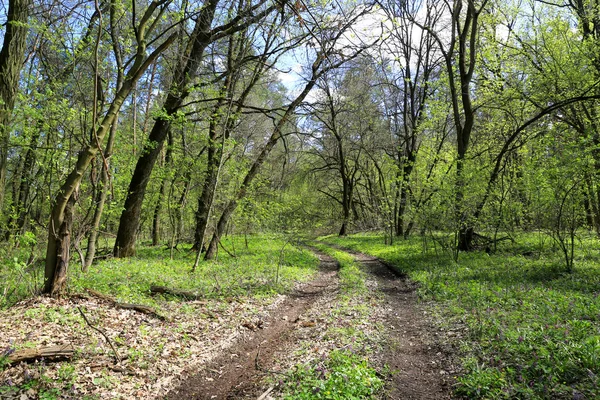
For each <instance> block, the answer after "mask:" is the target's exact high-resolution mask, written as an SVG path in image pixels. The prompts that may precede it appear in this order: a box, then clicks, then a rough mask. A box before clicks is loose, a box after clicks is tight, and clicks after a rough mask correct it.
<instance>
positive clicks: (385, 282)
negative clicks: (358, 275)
mask: <svg viewBox="0 0 600 400" xmlns="http://www.w3.org/2000/svg"><path fill="white" fill-rule="evenodd" d="M351 254H352V255H353V256H354V257H355V259H356V260H357V261H358V262H360V263H361V264H362V265H363V266H364V267H365V269H366V271H367V272H368V273H369V274H370V275H371V276H373V277H374V278H375V280H376V281H377V286H378V287H377V290H378V291H379V292H381V293H383V294H384V303H383V307H384V309H385V310H384V311H385V313H384V321H381V322H382V323H383V325H384V329H385V330H386V332H387V340H386V343H385V345H384V348H383V351H382V352H381V353H380V354H378V355H377V359H378V363H379V364H380V365H387V366H388V367H389V368H390V369H391V371H392V375H391V377H390V378H389V379H390V380H389V382H388V383H387V385H386V393H385V395H384V398H386V399H390V400H391V399H393V400H409V399H415V400H443V399H450V398H452V397H451V383H452V381H451V380H452V378H451V375H450V374H449V371H451V370H452V369H453V367H452V362H451V360H450V359H449V357H448V355H447V354H446V352H445V351H444V350H443V349H442V348H441V347H440V346H439V344H438V343H437V342H436V338H435V337H434V335H433V333H432V331H433V329H432V328H431V326H430V324H429V323H428V321H427V320H426V318H424V314H423V311H422V310H420V309H419V307H418V306H417V294H416V292H415V288H414V285H412V284H411V283H410V281H408V280H407V278H406V277H405V276H401V274H398V273H393V272H392V270H391V269H390V268H388V267H387V266H386V265H384V264H383V263H382V262H381V261H379V260H378V259H377V258H375V257H371V256H368V255H365V254H361V253H354V252H352V253H351Z"/></svg>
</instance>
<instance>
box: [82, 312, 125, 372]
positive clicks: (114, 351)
mask: <svg viewBox="0 0 600 400" xmlns="http://www.w3.org/2000/svg"><path fill="white" fill-rule="evenodd" d="M77 309H78V310H79V313H80V314H81V316H82V317H83V320H84V321H85V322H86V324H88V326H89V327H90V328H92V329H93V330H95V331H96V332H98V333H100V334H101V335H102V336H104V339H105V340H106V342H108V344H109V346H110V348H111V349H112V351H113V353H114V355H115V364H119V363H120V362H121V357H119V353H117V350H116V349H115V346H113V344H112V342H111V340H110V339H109V338H108V336H106V333H104V331H103V330H102V329H100V328H98V327H95V326H94V325H92V324H91V323H90V321H89V320H88V319H87V317H86V316H85V314H84V313H83V311H82V310H81V307H77Z"/></svg>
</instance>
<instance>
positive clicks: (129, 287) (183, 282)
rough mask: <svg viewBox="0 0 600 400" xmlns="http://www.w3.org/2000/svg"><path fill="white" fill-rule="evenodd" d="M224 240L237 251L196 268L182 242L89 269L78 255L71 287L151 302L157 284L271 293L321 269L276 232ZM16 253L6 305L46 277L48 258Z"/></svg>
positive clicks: (2, 303) (8, 270) (205, 291)
mask: <svg viewBox="0 0 600 400" xmlns="http://www.w3.org/2000/svg"><path fill="white" fill-rule="evenodd" d="M246 240H247V244H248V247H247V248H246ZM222 242H223V246H225V248H226V249H227V250H228V251H229V252H231V253H232V255H233V256H231V255H229V254H227V252H225V251H223V250H222V249H221V250H220V251H219V255H218V258H217V259H216V260H213V261H203V262H201V263H200V265H199V267H198V268H197V269H196V271H195V272H192V266H193V264H194V258H195V256H196V254H195V252H192V251H190V250H189V246H179V250H176V251H174V253H173V259H171V257H170V250H169V249H168V248H166V247H165V246H157V247H149V246H139V247H138V251H137V255H136V256H134V257H130V258H120V259H116V258H109V259H106V260H103V261H98V262H96V263H94V265H92V266H91V267H90V269H89V271H88V272H87V273H83V272H81V266H80V265H79V263H77V261H76V260H72V262H71V270H70V276H69V284H68V291H69V292H71V293H72V292H82V291H84V290H85V289H87V288H89V289H94V290H97V291H100V292H102V293H104V294H107V295H110V296H114V297H115V298H116V299H117V300H119V301H122V302H135V303H142V304H151V305H154V304H156V303H157V301H161V300H163V299H165V298H163V297H162V296H158V297H152V296H150V286H151V285H162V286H168V287H172V288H177V289H182V290H188V291H193V292H196V293H198V294H199V295H201V296H204V297H207V298H214V297H231V296H269V295H272V294H276V293H282V292H285V291H287V290H289V289H290V288H291V286H292V285H293V284H294V283H295V282H296V281H305V280H308V279H310V277H312V276H313V275H314V274H315V272H316V270H317V266H318V260H317V258H316V257H315V256H314V255H313V254H312V253H311V252H310V251H308V250H304V249H301V248H299V247H295V246H294V245H292V244H291V243H288V242H286V240H285V239H284V238H281V237H278V236H275V235H273V236H268V235H258V236H248V237H247V238H244V237H237V236H229V237H226V238H224V239H223V241H222ZM20 257H21V258H23V257H25V255H21V256H20ZM15 258H16V259H15V260H14V261H13V262H12V263H9V262H8V261H6V262H5V263H3V264H2V266H0V276H6V277H9V276H10V277H11V278H10V279H7V280H5V281H4V282H5V285H6V286H5V287H4V288H0V290H1V291H0V295H1V294H2V291H6V292H7V296H5V297H0V308H2V307H6V306H9V305H10V304H14V302H16V301H18V300H20V299H23V298H25V297H26V296H28V295H31V294H32V293H33V292H34V290H33V289H29V288H34V287H35V288H38V289H39V288H40V287H41V284H42V282H43V264H40V265H38V266H37V267H36V268H29V269H27V268H26V267H25V266H24V262H23V261H20V260H21V259H20V258H18V257H15ZM166 299H167V300H171V299H169V298H168V297H167V298H166Z"/></svg>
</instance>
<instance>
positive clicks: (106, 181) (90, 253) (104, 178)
mask: <svg viewBox="0 0 600 400" xmlns="http://www.w3.org/2000/svg"><path fill="white" fill-rule="evenodd" d="M118 125H119V116H118V115H117V116H116V117H115V120H114V122H113V124H112V126H111V128H110V133H109V135H108V141H107V143H106V148H105V149H104V160H106V163H107V164H108V162H109V160H110V157H111V156H112V151H113V147H114V143H115V136H116V134H117V126H118ZM108 166H109V165H104V166H103V168H102V173H101V175H100V188H99V191H98V192H97V197H96V209H95V210H94V216H93V219H92V227H91V229H90V234H89V236H88V243H87V250H86V253H85V261H84V263H83V271H84V272H87V270H88V269H89V267H90V266H91V265H92V263H93V262H94V257H95V256H96V246H97V244H98V243H97V242H98V232H99V230H100V221H101V219H102V213H103V212H104V205H105V204H106V197H107V194H108V188H109V186H110V176H109V174H108V171H107V170H106V169H107V168H108Z"/></svg>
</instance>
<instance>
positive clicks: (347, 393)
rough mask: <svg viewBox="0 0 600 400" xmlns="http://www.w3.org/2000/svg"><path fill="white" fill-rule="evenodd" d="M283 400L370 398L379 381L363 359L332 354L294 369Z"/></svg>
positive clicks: (381, 386) (342, 352)
mask: <svg viewBox="0 0 600 400" xmlns="http://www.w3.org/2000/svg"><path fill="white" fill-rule="evenodd" d="M290 379H291V382H293V383H288V393H287V394H285V395H284V397H283V398H284V399H290V400H292V399H298V400H300V399H327V400H352V399H356V400H359V399H370V398H374V396H375V394H377V393H378V392H379V391H380V390H381V389H382V388H383V381H382V380H381V379H380V378H379V377H378V374H377V371H375V369H374V368H372V367H371V366H369V363H368V362H367V360H366V359H364V358H362V357H360V356H358V355H355V354H353V353H350V352H348V351H340V350H334V351H332V352H331V353H330V354H329V357H326V358H324V359H323V360H320V361H319V362H316V363H313V364H312V365H310V366H296V367H295V368H294V370H293V371H292V374H291V378H290Z"/></svg>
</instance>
